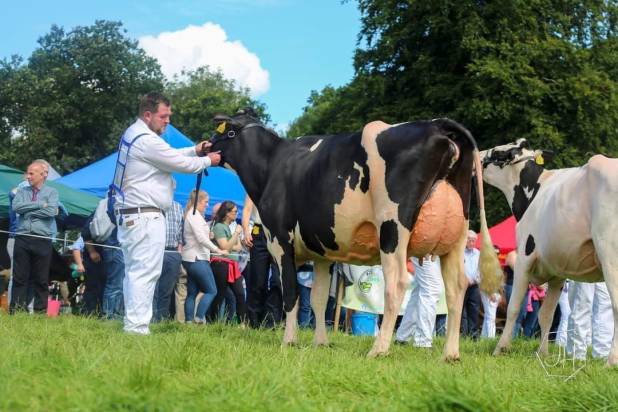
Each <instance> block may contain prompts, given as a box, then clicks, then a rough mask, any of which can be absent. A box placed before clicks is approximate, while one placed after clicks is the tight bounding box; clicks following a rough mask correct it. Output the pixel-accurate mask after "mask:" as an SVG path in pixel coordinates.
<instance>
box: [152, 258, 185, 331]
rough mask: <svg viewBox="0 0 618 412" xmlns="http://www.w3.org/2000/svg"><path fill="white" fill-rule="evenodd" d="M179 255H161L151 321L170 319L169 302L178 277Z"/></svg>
mask: <svg viewBox="0 0 618 412" xmlns="http://www.w3.org/2000/svg"><path fill="white" fill-rule="evenodd" d="M180 261H181V257H180V253H178V252H176V251H171V250H166V251H165V254H164V255H163V268H162V269H161V276H160V277H159V280H158V281H157V286H155V293H154V298H153V301H152V320H153V321H155V322H160V321H162V320H168V319H169V318H170V302H171V300H172V295H173V294H174V286H176V281H177V280H178V276H179V275H180Z"/></svg>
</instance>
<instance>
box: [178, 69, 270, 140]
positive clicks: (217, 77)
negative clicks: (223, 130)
mask: <svg viewBox="0 0 618 412" xmlns="http://www.w3.org/2000/svg"><path fill="white" fill-rule="evenodd" d="M167 94H168V95H169V97H170V99H171V100H172V111H173V116H172V119H173V123H174V125H175V126H176V127H177V128H179V129H180V130H182V131H183V133H185V134H187V135H189V136H191V137H193V138H196V139H202V138H207V137H210V133H211V132H212V131H213V123H212V119H213V117H214V115H215V114H217V113H224V114H228V115H229V114H232V113H235V112H236V110H238V109H239V108H242V107H246V106H251V107H253V108H254V109H255V111H256V113H258V115H260V119H261V120H262V121H263V122H265V123H267V122H269V121H270V116H269V115H268V114H267V113H266V105H264V104H263V103H260V102H258V101H256V100H253V99H252V98H251V97H250V96H249V89H247V88H243V87H239V86H238V85H237V84H236V82H235V81H234V80H230V79H226V78H225V77H223V74H222V73H221V72H220V71H211V70H210V69H209V68H208V67H200V68H198V69H196V70H193V71H188V72H183V73H182V74H181V75H180V76H179V77H177V78H176V79H174V81H172V82H171V83H169V84H168V86H167Z"/></svg>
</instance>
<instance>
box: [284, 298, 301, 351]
mask: <svg viewBox="0 0 618 412" xmlns="http://www.w3.org/2000/svg"><path fill="white" fill-rule="evenodd" d="M297 343H298V299H296V304H294V307H293V308H292V310H291V311H289V312H288V311H286V313H285V331H284V332H283V342H282V345H283V346H292V345H296V344H297Z"/></svg>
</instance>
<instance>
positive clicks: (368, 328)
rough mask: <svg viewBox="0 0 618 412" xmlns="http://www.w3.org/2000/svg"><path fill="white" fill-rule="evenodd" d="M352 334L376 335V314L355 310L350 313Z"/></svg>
mask: <svg viewBox="0 0 618 412" xmlns="http://www.w3.org/2000/svg"><path fill="white" fill-rule="evenodd" d="M352 334H353V335H356V336H376V335H377V334H378V315H376V314H375V313H367V312H355V313H354V314H353V315H352Z"/></svg>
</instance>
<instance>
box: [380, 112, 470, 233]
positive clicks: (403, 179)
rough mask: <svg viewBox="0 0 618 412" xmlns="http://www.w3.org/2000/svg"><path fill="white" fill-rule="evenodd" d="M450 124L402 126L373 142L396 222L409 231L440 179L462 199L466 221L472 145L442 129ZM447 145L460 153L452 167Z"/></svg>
mask: <svg viewBox="0 0 618 412" xmlns="http://www.w3.org/2000/svg"><path fill="white" fill-rule="evenodd" d="M449 122H450V121H449ZM452 124H455V125H456V123H455V122H452ZM452 124H451V123H434V122H416V123H404V124H402V125H398V126H396V127H391V128H390V129H386V130H385V131H383V132H382V133H380V134H379V135H378V137H377V138H376V143H377V146H378V152H379V154H380V156H381V157H382V158H383V159H384V160H385V163H386V176H385V178H386V190H387V192H388V196H389V198H390V200H392V201H393V202H394V203H396V204H397V205H398V211H397V212H398V218H399V221H400V222H401V224H402V225H403V226H404V227H406V228H407V229H409V230H412V227H413V226H414V223H415V222H416V218H417V217H418V213H419V211H420V207H421V206H422V204H423V203H424V202H425V200H426V199H427V198H428V196H429V194H430V192H431V189H432V187H433V185H434V184H435V183H436V182H437V181H438V180H440V179H444V178H447V180H448V181H449V183H451V184H452V185H453V186H454V187H455V189H456V190H457V192H458V193H459V195H460V196H461V197H462V202H463V205H464V216H465V217H466V218H468V207H469V199H470V184H471V176H472V149H473V147H474V143H473V142H471V141H470V140H469V139H468V138H467V137H465V136H463V135H462V134H458V133H455V132H453V130H445V129H444V128H443V127H442V126H444V125H448V126H451V125H452ZM462 129H463V128H462ZM451 142H454V143H455V144H456V145H457V146H458V147H459V150H460V158H459V160H458V161H457V162H456V163H455V164H454V165H453V166H452V167H450V166H451V161H452V159H453V156H454V155H455V150H454V147H453V145H452V144H451Z"/></svg>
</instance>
